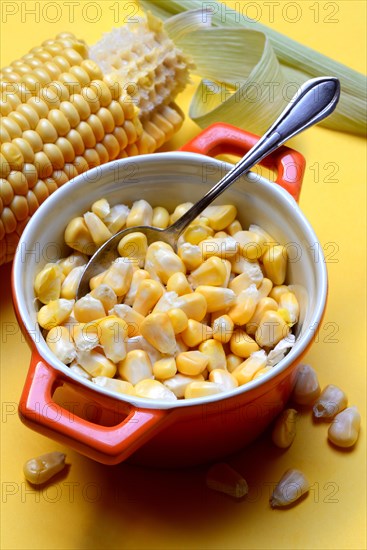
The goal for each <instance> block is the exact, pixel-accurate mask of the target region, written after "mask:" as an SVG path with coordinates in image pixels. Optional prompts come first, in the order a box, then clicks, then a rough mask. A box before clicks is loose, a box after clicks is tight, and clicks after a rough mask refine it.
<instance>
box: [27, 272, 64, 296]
mask: <svg viewBox="0 0 367 550" xmlns="http://www.w3.org/2000/svg"><path fill="white" fill-rule="evenodd" d="M62 278H63V273H62V269H61V267H60V266H59V265H58V264H46V265H45V267H44V268H43V269H42V270H41V271H40V272H39V273H38V274H37V276H36V279H35V282H34V292H35V294H36V296H37V298H38V299H39V301H40V302H42V303H43V304H48V302H51V301H52V300H57V299H58V298H60V293H61V283H62Z"/></svg>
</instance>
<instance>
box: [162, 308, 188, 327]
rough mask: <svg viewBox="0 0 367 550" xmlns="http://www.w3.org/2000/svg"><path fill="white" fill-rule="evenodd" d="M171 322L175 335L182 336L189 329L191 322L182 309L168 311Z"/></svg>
mask: <svg viewBox="0 0 367 550" xmlns="http://www.w3.org/2000/svg"><path fill="white" fill-rule="evenodd" d="M167 315H168V317H169V320H170V321H171V324H172V327H173V331H174V333H175V334H181V333H182V332H183V331H184V330H186V329H187V327H188V324H189V320H188V318H187V315H186V313H185V312H184V311H182V309H180V308H178V307H174V308H172V309H169V310H168V311H167Z"/></svg>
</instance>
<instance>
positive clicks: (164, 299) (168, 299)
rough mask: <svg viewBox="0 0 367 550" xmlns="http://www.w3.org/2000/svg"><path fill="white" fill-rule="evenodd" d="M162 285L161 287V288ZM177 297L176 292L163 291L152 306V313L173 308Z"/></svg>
mask: <svg viewBox="0 0 367 550" xmlns="http://www.w3.org/2000/svg"><path fill="white" fill-rule="evenodd" d="M163 288H164V287H163V285H162V289H163ZM177 298H178V295H177V292H174V291H173V290H171V291H170V292H164V291H163V294H162V296H161V297H160V298H159V300H158V302H157V303H156V305H155V306H154V308H153V313H157V312H158V311H165V312H168V311H169V310H170V309H172V308H175V300H176V299H177Z"/></svg>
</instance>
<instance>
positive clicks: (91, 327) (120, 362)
mask: <svg viewBox="0 0 367 550" xmlns="http://www.w3.org/2000/svg"><path fill="white" fill-rule="evenodd" d="M191 206H192V204H191V203H184V204H180V205H179V206H177V207H176V209H175V210H174V212H173V213H171V214H170V213H169V212H168V211H167V210H166V209H165V208H163V207H155V208H152V206H151V205H150V204H149V203H148V202H146V201H145V200H138V201H136V202H134V203H133V205H132V207H131V209H129V208H128V207H127V206H126V205H123V204H117V205H114V206H110V205H109V203H108V201H107V200H106V199H100V200H98V201H97V202H95V203H93V204H92V205H91V209H90V211H89V212H86V213H85V214H84V215H83V216H80V217H77V218H74V219H72V220H71V221H70V222H69V223H68V225H67V227H66V229H65V235H64V237H65V242H66V244H67V245H68V246H69V247H70V248H71V249H72V252H71V254H70V255H69V256H68V257H66V258H62V259H60V260H59V261H57V262H56V263H49V264H46V265H45V266H44V267H43V269H42V270H41V271H40V272H39V273H38V275H37V277H36V279H35V283H34V288H35V295H36V297H37V298H38V299H39V301H40V302H41V303H42V304H44V305H43V306H42V307H40V309H39V311H38V323H39V325H40V326H41V327H42V328H43V329H44V335H45V338H46V341H47V344H48V346H49V348H50V349H51V350H52V352H53V353H54V354H55V355H56V356H57V358H58V359H59V360H60V361H62V362H63V363H65V364H67V365H69V366H70V369H71V370H72V371H73V372H74V373H76V374H77V375H80V376H82V377H85V378H87V379H89V380H92V381H93V382H94V383H95V384H97V385H99V386H102V387H104V388H107V389H109V390H111V391H113V392H116V393H120V394H127V395H131V396H136V397H144V398H150V399H163V400H167V401H174V400H177V399H180V398H186V399H188V398H196V397H205V396H211V395H215V394H218V393H222V392H227V391H231V390H233V389H234V388H236V387H238V386H241V385H243V384H246V383H248V382H250V381H251V380H254V379H255V378H258V377H260V376H262V375H264V374H265V373H267V372H268V371H269V370H271V369H272V368H273V366H274V365H275V364H277V363H278V362H279V361H280V360H281V359H282V358H283V357H284V355H285V354H286V353H287V351H288V350H289V349H290V348H291V347H292V345H293V344H294V341H295V337H294V335H293V334H292V332H291V329H292V327H293V325H295V324H296V323H297V321H298V317H299V304H298V302H297V298H296V296H295V294H294V293H293V292H292V291H291V290H290V288H289V287H288V286H287V285H285V284H284V282H285V278H286V269H287V249H286V247H285V246H283V245H281V244H279V243H278V242H277V241H276V240H275V239H274V238H273V237H272V236H271V235H269V234H268V233H267V232H266V231H265V230H264V229H262V228H261V227H259V226H257V225H251V226H250V227H249V229H248V230H247V229H246V230H244V229H243V228H242V226H241V224H240V222H239V221H238V220H237V210H236V208H235V206H233V205H221V206H209V207H208V208H207V209H206V210H204V211H203V212H202V214H201V215H200V216H199V217H198V218H197V219H196V220H195V221H194V222H192V224H191V225H190V226H189V227H188V228H187V229H186V231H185V232H184V234H183V235H182V236H181V237H180V239H179V242H178V246H177V252H175V251H174V250H173V248H172V247H171V246H169V245H168V244H166V243H164V242H155V243H152V244H150V245H149V246H148V244H147V240H146V237H145V235H144V234H143V233H139V232H133V233H130V234H128V235H127V236H125V237H123V238H122V240H121V241H120V243H119V245H118V253H119V257H118V258H117V259H116V260H115V261H114V262H113V263H112V264H111V266H110V267H109V268H108V269H107V270H106V271H104V272H103V273H101V274H100V275H97V276H96V277H94V278H92V279H91V280H90V282H89V283H90V292H89V293H88V294H87V295H86V296H84V297H83V298H80V299H79V300H76V292H77V288H78V284H79V281H80V278H81V275H82V272H83V269H84V266H85V264H86V263H87V261H88V256H90V255H92V254H93V253H94V252H95V251H96V249H97V248H98V247H100V246H101V245H102V244H103V243H104V242H106V241H107V240H108V239H109V238H110V237H111V236H112V235H113V234H115V233H117V232H118V231H120V230H121V229H124V228H128V227H134V226H138V225H153V226H155V227H159V228H162V229H164V228H166V227H168V225H170V224H171V223H173V222H175V221H176V220H177V219H179V218H180V217H181V216H182V215H183V214H184V213H185V212H186V211H187V210H188V209H189V208H190V207H191Z"/></svg>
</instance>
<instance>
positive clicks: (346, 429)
mask: <svg viewBox="0 0 367 550" xmlns="http://www.w3.org/2000/svg"><path fill="white" fill-rule="evenodd" d="M360 427H361V415H360V414H359V412H358V409H357V407H355V406H353V407H347V408H346V409H344V410H343V411H341V412H340V413H338V414H337V415H336V416H335V417H334V419H333V421H332V423H331V424H330V426H329V429H328V439H329V440H330V441H331V442H332V443H334V445H336V446H337V447H344V448H345V447H352V446H353V445H354V444H355V443H356V441H357V439H358V436H359V430H360Z"/></svg>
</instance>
